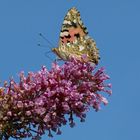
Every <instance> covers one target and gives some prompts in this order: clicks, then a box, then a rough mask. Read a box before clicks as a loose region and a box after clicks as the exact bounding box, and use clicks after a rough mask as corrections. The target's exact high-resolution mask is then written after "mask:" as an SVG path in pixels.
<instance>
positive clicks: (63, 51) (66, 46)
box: [52, 7, 99, 64]
mask: <svg viewBox="0 0 140 140" xmlns="http://www.w3.org/2000/svg"><path fill="white" fill-rule="evenodd" d="M52 51H53V52H54V53H56V54H57V55H58V57H59V58H60V59H63V60H69V59H70V58H71V57H76V58H78V59H79V60H84V59H83V58H85V59H86V60H84V61H89V62H92V63H95V64H98V60H99V52H98V49H97V48H96V43H95V41H94V40H93V39H92V38H90V37H89V35H88V31H87V29H86V27H85V26H84V24H83V22H82V21H81V18H80V13H79V12H78V11H77V9H76V8H75V7H73V8H71V9H70V10H69V11H68V13H67V15H66V16H65V18H64V22H63V25H62V29H61V33H60V40H59V47H57V48H53V49H52Z"/></svg>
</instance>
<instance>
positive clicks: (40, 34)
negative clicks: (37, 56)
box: [38, 33, 54, 49]
mask: <svg viewBox="0 0 140 140" xmlns="http://www.w3.org/2000/svg"><path fill="white" fill-rule="evenodd" d="M39 36H41V37H42V38H43V39H44V40H46V42H48V43H49V44H50V45H51V46H53V47H54V45H53V44H52V43H51V42H50V41H49V40H48V39H47V38H46V37H45V36H44V35H43V34H42V33H39ZM38 45H39V46H40V44H38ZM49 48H50V49H52V48H51V47H50V46H49Z"/></svg>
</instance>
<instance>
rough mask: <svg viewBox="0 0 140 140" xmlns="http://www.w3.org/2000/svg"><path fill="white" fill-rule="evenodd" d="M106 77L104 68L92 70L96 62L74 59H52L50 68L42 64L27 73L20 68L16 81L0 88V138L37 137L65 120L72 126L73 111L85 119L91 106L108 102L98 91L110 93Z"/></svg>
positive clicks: (64, 122)
mask: <svg viewBox="0 0 140 140" xmlns="http://www.w3.org/2000/svg"><path fill="white" fill-rule="evenodd" d="M107 79H109V76H107V75H106V74H105V73H104V68H101V69H99V70H97V71H96V72H95V66H92V65H91V64H90V63H84V62H80V61H78V60H75V59H72V60H71V61H69V62H65V64H63V65H62V66H59V65H58V64H56V63H53V65H52V69H51V70H50V71H49V70H47V69H46V67H45V66H43V67H42V69H41V70H40V71H39V72H37V73H33V72H29V73H28V75H27V76H25V75H24V72H21V73H20V81H19V82H18V83H17V82H15V81H14V80H13V79H11V80H10V83H9V84H8V83H6V82H5V84H4V86H3V87H1V88H0V139H8V138H9V137H12V138H16V139H21V138H27V137H31V138H32V139H40V138H41V136H42V135H43V134H45V131H46V130H47V131H48V136H50V137H51V136H52V131H54V132H56V133H57V134H61V130H60V127H61V126H62V125H65V124H67V122H68V123H69V125H70V126H71V127H73V126H74V125H75V123H74V118H73V116H74V115H75V116H77V117H78V118H80V120H81V122H83V121H85V117H86V112H87V111H88V110H89V108H90V107H93V108H94V109H95V110H96V111H98V110H99V108H100V104H101V103H103V104H104V105H106V104H107V103H108V101H107V99H106V98H105V97H103V96H102V95H101V91H103V92H106V93H108V94H109V95H110V94H111V90H110V88H111V84H105V82H104V81H105V80H107ZM99 92H100V93H99ZM67 116H68V117H67ZM67 118H68V119H67Z"/></svg>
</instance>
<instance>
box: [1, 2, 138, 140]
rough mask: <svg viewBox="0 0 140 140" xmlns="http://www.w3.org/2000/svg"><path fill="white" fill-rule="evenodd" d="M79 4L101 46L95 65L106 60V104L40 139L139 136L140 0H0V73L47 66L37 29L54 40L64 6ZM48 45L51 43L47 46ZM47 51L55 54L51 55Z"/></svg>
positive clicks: (111, 139) (99, 139) (126, 138)
mask: <svg viewBox="0 0 140 140" xmlns="http://www.w3.org/2000/svg"><path fill="white" fill-rule="evenodd" d="M73 6H75V7H77V9H78V10H79V11H80V13H81V17H82V20H83V22H84V24H85V25H86V27H87V28H88V31H89V34H90V36H92V37H94V39H95V40H96V43H97V46H98V48H99V49H100V56H101V61H100V64H99V67H101V66H105V67H106V72H107V73H108V74H109V75H110V77H111V80H110V81H109V82H111V83H112V84H113V95H112V96H111V97H109V104H108V106H106V107H104V106H103V107H102V110H101V111H99V112H97V113H96V112H94V111H93V110H91V111H90V112H89V113H88V115H87V119H86V122H85V123H82V124H81V123H80V122H79V121H76V122H77V126H76V127H75V128H73V129H71V128H70V127H69V126H66V127H63V128H62V130H63V134H62V135H61V136H57V135H54V138H47V136H44V137H43V140H46V139H50V140H71V139H73V140H77V139H80V140H86V139H92V140H103V139H104V140H132V139H137V140H138V139H140V133H139V130H140V109H139V107H140V101H139V99H140V85H139V81H140V73H139V72H140V62H139V60H140V54H139V53H140V1H139V0H100V1H99V0H98V1H97V0H85V1H84V0H76V1H70V0H36V1H35V0H20V1H19V0H12V1H8V0H0V52H1V53H0V54H1V55H0V79H1V81H4V80H8V79H9V77H11V76H13V77H14V78H15V79H17V75H18V73H19V72H20V71H21V70H24V71H25V72H26V73H27V72H28V71H34V72H35V71H38V70H39V69H40V67H41V66H42V65H46V66H47V67H48V68H50V66H51V60H50V59H48V58H47V57H45V55H44V53H45V52H46V51H49V48H41V47H38V46H37V44H38V43H41V44H44V45H46V46H47V45H48V44H47V42H45V41H44V40H43V39H42V38H40V37H39V36H38V33H40V32H41V33H43V34H44V35H45V36H46V37H47V39H48V40H50V41H51V42H52V43H53V44H54V46H57V45H58V38H59V33H60V28H61V24H62V22H63V18H64V16H65V14H66V13H67V10H68V9H70V8H71V7H73ZM51 47H52V46H51ZM49 56H50V57H51V58H52V59H54V58H55V55H54V54H52V53H50V54H49Z"/></svg>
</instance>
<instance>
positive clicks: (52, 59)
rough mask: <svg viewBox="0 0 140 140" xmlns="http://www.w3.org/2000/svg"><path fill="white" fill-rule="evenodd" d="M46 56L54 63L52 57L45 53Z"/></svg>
mask: <svg viewBox="0 0 140 140" xmlns="http://www.w3.org/2000/svg"><path fill="white" fill-rule="evenodd" d="M49 52H50V51H49ZM45 56H46V57H48V58H49V59H50V60H51V61H54V60H53V59H52V58H51V57H50V56H48V52H45Z"/></svg>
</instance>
